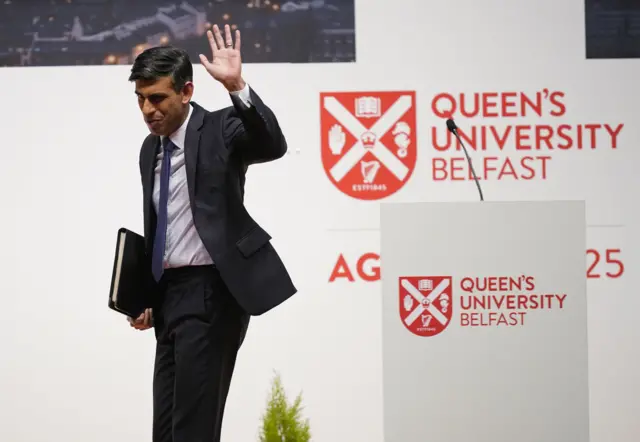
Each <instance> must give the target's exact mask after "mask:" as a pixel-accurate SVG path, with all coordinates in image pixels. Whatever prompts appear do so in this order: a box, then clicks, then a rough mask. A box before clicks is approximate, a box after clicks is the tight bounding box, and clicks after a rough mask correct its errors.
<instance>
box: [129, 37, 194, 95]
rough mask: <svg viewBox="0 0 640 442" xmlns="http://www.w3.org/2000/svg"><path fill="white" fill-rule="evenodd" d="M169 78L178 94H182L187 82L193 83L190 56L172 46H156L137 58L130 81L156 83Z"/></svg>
mask: <svg viewBox="0 0 640 442" xmlns="http://www.w3.org/2000/svg"><path fill="white" fill-rule="evenodd" d="M169 76H170V77H171V80H172V83H173V88H174V90H175V91H176V92H180V91H181V90H182V88H183V87H184V85H185V83H186V82H187V81H193V66H192V65H191V60H190V59H189V54H188V53H187V51H185V50H184V49H179V48H176V47H172V46H156V47H152V48H149V49H147V50H145V51H144V52H142V53H141V54H140V55H138V56H137V57H136V59H135V61H134V62H133V66H132V67H131V75H129V81H136V80H147V81H155V80H158V79H160V78H161V77H169Z"/></svg>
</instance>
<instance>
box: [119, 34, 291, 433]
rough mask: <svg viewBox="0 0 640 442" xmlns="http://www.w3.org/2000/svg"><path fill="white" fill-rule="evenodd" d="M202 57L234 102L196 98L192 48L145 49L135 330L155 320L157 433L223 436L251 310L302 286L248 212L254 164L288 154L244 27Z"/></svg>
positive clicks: (137, 68) (134, 77)
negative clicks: (249, 66) (248, 65)
mask: <svg viewBox="0 0 640 442" xmlns="http://www.w3.org/2000/svg"><path fill="white" fill-rule="evenodd" d="M207 37H208V39H209V44H210V46H211V51H212V53H213V54H212V60H211V61H209V60H208V59H207V58H206V57H205V56H204V55H200V60H201V62H202V65H203V66H204V68H205V69H206V71H207V72H208V73H209V74H210V75H211V76H212V77H213V78H214V79H215V80H217V81H218V82H220V84H222V86H224V87H225V88H226V89H227V90H228V91H229V94H230V98H231V101H232V103H233V106H230V107H227V108H224V109H221V110H218V111H215V112H209V111H206V110H205V109H203V108H202V107H200V106H199V105H198V104H196V103H195V102H192V101H191V97H192V95H193V91H194V85H193V81H192V65H191V62H190V60H189V57H188V55H187V53H186V52H184V51H182V50H180V49H176V48H170V47H157V48H152V49H149V50H147V51H145V52H143V53H142V54H140V55H139V56H138V57H137V58H136V60H135V62H134V64H133V67H132V69H131V75H130V77H129V80H130V81H133V82H135V92H136V94H137V96H138V103H139V106H140V109H141V110H142V114H143V116H144V120H145V122H146V123H147V126H148V127H149V130H150V132H151V133H150V134H149V135H148V136H147V137H146V139H145V140H144V142H143V144H142V148H141V151H140V173H141V177H142V189H143V200H144V236H145V241H146V244H147V253H148V254H149V256H150V257H151V259H150V261H151V270H152V274H153V281H152V282H151V285H152V289H151V290H150V293H151V294H152V301H151V303H150V306H151V307H150V308H149V309H147V310H146V311H145V312H144V313H143V314H142V315H140V317H138V318H136V319H135V320H134V319H133V318H129V322H130V324H131V325H132V327H134V328H136V329H138V330H145V329H148V328H150V327H154V329H155V334H156V340H157V348H156V358H155V368H154V379H153V441H154V442H205V441H206V442H212V441H220V430H221V426H222V417H223V412H224V406H225V401H226V398H227V393H228V390H229V385H230V382H231V376H232V373H233V369H234V365H235V360H236V354H237V351H238V349H239V347H240V345H241V343H242V341H243V339H244V335H245V333H246V330H247V327H248V324H249V315H260V314H262V313H264V312H267V311H268V310H270V309H272V308H273V307H275V306H277V305H279V304H280V303H282V302H283V301H285V300H286V299H288V298H289V297H291V296H292V295H293V294H294V293H296V288H295V287H294V285H293V283H292V282H291V279H290V277H289V275H288V273H287V270H286V269H285V267H284V265H283V263H282V261H281V260H280V258H279V256H278V254H277V253H276V251H275V249H274V248H273V246H272V245H271V244H270V242H269V240H270V239H271V237H270V236H269V234H268V233H267V232H266V231H265V230H263V229H262V228H261V227H260V226H259V225H258V224H257V223H256V222H255V221H254V220H253V219H252V218H251V216H250V215H249V214H248V213H247V211H246V209H245V207H244V204H243V196H244V183H245V172H246V171H247V167H248V166H249V165H250V164H254V163H260V162H267V161H272V160H275V159H278V158H280V157H282V156H283V155H284V154H285V152H286V150H287V144H286V141H285V138H284V135H283V134H282V132H281V131H280V128H279V125H278V121H277V120H276V117H275V116H274V114H273V113H272V112H271V110H270V109H269V108H268V107H267V106H265V104H264V103H263V102H262V101H261V100H260V98H259V97H258V95H257V94H256V93H255V92H254V91H253V90H251V89H250V87H249V86H248V85H247V84H246V83H245V81H244V80H243V78H242V75H241V59H240V32H239V31H237V32H236V35H235V43H234V42H233V39H232V35H231V31H230V29H229V27H228V26H225V38H224V39H223V37H222V35H221V33H220V30H219V28H218V27H217V26H215V27H214V31H213V33H212V32H211V31H209V32H208V33H207Z"/></svg>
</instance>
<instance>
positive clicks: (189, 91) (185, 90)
mask: <svg viewBox="0 0 640 442" xmlns="http://www.w3.org/2000/svg"><path fill="white" fill-rule="evenodd" d="M194 88H195V86H194V85H193V82H191V81H187V82H186V83H185V84H184V86H183V87H182V104H188V103H189V102H190V101H191V97H193V90H194Z"/></svg>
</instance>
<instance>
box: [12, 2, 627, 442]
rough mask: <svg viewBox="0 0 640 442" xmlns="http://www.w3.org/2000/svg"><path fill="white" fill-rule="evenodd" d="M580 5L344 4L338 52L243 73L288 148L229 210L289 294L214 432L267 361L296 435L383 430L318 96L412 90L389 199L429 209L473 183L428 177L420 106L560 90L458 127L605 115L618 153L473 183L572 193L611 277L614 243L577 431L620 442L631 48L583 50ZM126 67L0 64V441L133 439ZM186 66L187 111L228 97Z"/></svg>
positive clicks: (374, 337)
mask: <svg viewBox="0 0 640 442" xmlns="http://www.w3.org/2000/svg"><path fill="white" fill-rule="evenodd" d="M583 9H584V4H583V1H581V0H565V1H562V2H559V1H557V0H538V1H535V2H530V1H528V2H525V1H516V2H505V1H502V0H485V1H483V2H477V1H473V0H455V1H450V2H424V1H418V0H416V1H410V0H396V1H394V2H386V1H382V0H366V1H364V0H360V1H358V3H357V14H356V29H357V39H356V41H357V59H358V61H357V63H355V64H344V65H330V64H326V65H285V64H282V65H248V66H245V78H246V79H247V81H248V82H249V83H250V84H251V85H252V86H253V87H254V88H255V90H256V91H257V92H258V93H259V94H260V95H261V97H262V98H263V99H264V101H265V102H266V103H267V104H268V105H270V106H271V107H272V108H273V110H274V111H275V113H276V114H277V116H278V118H279V120H280V122H281V125H282V128H283V130H284V132H285V134H286V136H287V139H288V141H289V145H290V146H291V150H292V154H291V155H289V156H287V157H286V158H284V159H283V160H281V161H278V162H276V163H273V164H268V165H260V166H255V167H253V168H252V169H250V171H249V174H248V183H247V204H248V207H249V209H250V211H251V212H252V213H253V214H254V215H255V217H256V218H257V220H258V221H260V222H261V223H262V224H263V226H264V227H265V228H266V229H267V230H268V231H269V232H270V233H272V235H273V236H274V238H275V240H274V244H275V246H276V247H277V249H278V250H279V251H280V253H281V254H282V256H283V258H284V260H285V262H286V263H287V265H288V267H289V269H290V271H291V273H292V276H293V278H294V280H295V282H296V284H297V286H298V287H299V289H300V293H299V294H298V295H297V296H296V297H295V298H293V299H292V300H291V301H289V302H288V303H286V304H285V305H283V306H282V307H281V308H279V309H277V310H275V311H273V312H272V313H270V314H269V315H266V316H264V317H260V318H254V319H253V320H252V325H251V328H250V331H249V334H248V337H247V340H246V341H245V344H244V346H243V348H242V350H241V353H240V356H239V359H238V364H237V370H236V375H235V378H234V380H233V384H232V388H231V392H230V398H229V401H228V407H227V413H226V419H225V424H224V435H223V438H224V439H223V440H226V441H229V442H236V441H237V442H245V441H250V440H257V429H258V426H259V417H260V415H261V412H262V410H263V407H264V403H265V399H266V393H267V391H268V388H269V381H270V379H271V376H272V373H273V370H274V369H276V370H278V371H280V372H281V373H282V376H283V381H284V383H285V386H286V388H287V389H288V390H289V391H290V392H291V394H292V395H293V394H295V393H297V392H298V391H300V390H303V393H304V399H305V403H306V410H305V412H306V415H307V416H308V417H310V419H311V423H312V430H313V433H314V436H315V437H314V440H316V441H331V442H353V441H368V442H381V441H382V410H381V406H382V396H381V391H382V386H381V382H382V374H381V348H380V318H381V311H380V309H381V304H380V294H379V283H377V282H365V281H362V280H360V279H359V278H358V277H357V276H356V281H355V282H348V281H345V280H338V281H335V282H333V283H330V282H328V280H329V275H330V274H331V271H332V268H333V266H334V264H335V262H336V261H337V259H338V256H339V254H341V253H342V254H344V256H345V258H347V260H348V261H349V263H350V264H351V265H354V264H355V261H356V260H357V258H358V257H359V256H360V255H362V254H363V253H366V252H377V251H378V240H379V238H378V233H377V230H376V229H377V228H378V203H379V201H360V200H355V199H353V198H350V197H347V196H345V195H343V194H342V193H341V192H340V191H339V190H338V189H336V188H335V187H334V186H333V184H332V183H331V182H330V181H329V180H328V178H327V176H326V174H325V171H324V170H323V166H322V161H321V146H320V101H319V94H320V93H321V92H335V91H373V92H375V91H395V90H409V91H415V92H416V96H417V134H418V135H417V137H418V138H417V142H418V146H419V149H418V158H417V165H416V167H415V170H414V172H413V175H412V177H411V178H410V180H409V181H408V183H407V184H406V185H405V186H404V187H403V188H402V189H401V190H400V191H398V192H397V193H396V194H394V195H392V196H391V197H389V198H388V199H387V200H388V201H405V202H408V201H448V200H473V199H476V198H477V194H476V189H475V186H474V184H473V183H472V182H469V181H466V182H464V181H456V182H452V181H433V180H432V179H431V173H430V164H431V158H432V157H434V156H439V157H441V156H449V155H451V154H449V153H446V154H444V155H443V154H442V153H439V152H436V151H435V150H434V149H433V148H432V147H431V128H432V127H434V126H435V127H437V130H438V131H439V132H440V134H441V136H444V129H443V127H444V121H443V120H442V119H440V118H438V117H436V116H434V115H433V112H432V111H431V101H432V98H433V97H434V96H436V95H437V94H439V93H442V92H448V93H451V94H460V93H464V94H473V93H484V92H521V93H526V94H535V93H536V92H537V91H540V90H542V89H544V88H548V89H549V90H551V91H561V92H563V93H564V95H565V97H564V103H565V104H566V107H567V112H566V114H565V115H564V116H562V117H551V116H544V117H517V118H503V119H497V118H486V119H481V118H462V117H460V116H458V117H457V119H456V121H457V122H458V125H459V126H460V127H461V128H462V129H463V130H464V128H468V127H471V126H472V125H483V124H484V125H495V126H497V127H498V128H504V127H505V126H507V125H510V124H550V125H553V126H554V127H557V126H558V125H560V124H563V123H566V124H570V125H577V124H586V123H601V124H605V123H606V124H612V125H616V124H620V123H621V124H624V128H623V129H622V131H621V132H620V135H619V138H618V146H617V148H616V149H611V148H610V147H611V146H610V145H609V146H607V143H606V138H602V139H599V140H600V141H601V143H602V144H600V142H599V145H598V147H597V149H594V150H590V149H584V150H581V151H578V150H568V151H551V152H546V151H541V152H530V153H531V154H533V155H549V156H551V160H549V162H548V167H547V178H546V179H540V178H536V179H533V180H528V181H524V180H513V179H502V180H496V179H490V180H488V181H485V182H483V189H484V192H485V198H486V199H487V200H517V199H528V200H550V199H586V201H587V216H588V220H587V222H588V224H589V226H590V227H589V230H588V238H587V240H588V246H589V248H593V249H596V250H598V251H599V252H600V253H601V255H602V256H603V258H602V261H601V262H600V263H599V264H598V265H597V267H596V271H597V272H599V273H601V274H604V273H605V272H606V271H615V267H614V266H612V265H611V264H607V263H605V262H604V256H605V254H606V250H608V249H620V250H621V253H620V255H619V256H620V259H621V260H622V262H623V263H624V266H625V271H624V274H623V275H622V276H621V277H619V278H609V277H606V276H603V277H602V278H599V279H589V282H588V290H589V293H588V300H589V351H590V355H589V374H590V400H591V440H592V442H635V441H637V440H638V437H639V436H640V424H639V423H638V419H637V410H638V407H637V397H638V395H639V394H640V381H639V380H638V373H640V355H639V350H638V342H639V339H640V332H639V331H638V330H639V329H638V327H637V325H636V322H637V311H638V310H639V309H640V301H639V300H638V297H637V296H636V286H637V284H638V277H637V272H636V269H637V268H638V258H639V252H638V247H637V246H638V235H637V233H636V229H635V227H636V226H637V223H638V218H639V215H640V212H639V211H638V210H637V203H636V201H637V197H636V195H635V193H636V191H637V189H638V184H639V178H638V175H637V173H636V164H638V161H639V160H640V154H639V153H638V150H637V145H638V144H639V143H640V132H639V129H638V128H637V127H638V126H637V125H636V124H635V123H636V120H637V116H638V112H637V99H636V97H638V96H639V94H640V85H639V82H638V80H637V79H638V78H640V62H639V61H638V60H618V61H615V60H610V61H597V60H585V56H584V54H585V49H584V14H583ZM127 75H128V67H126V66H121V67H63V68H25V69H21V68H5V69H0V97H2V102H3V110H2V120H1V121H2V123H3V127H2V131H1V133H2V137H1V143H2V152H3V155H2V160H0V185H1V188H2V189H3V190H4V195H3V196H4V204H3V210H2V216H1V217H0V227H1V231H2V232H3V233H4V236H3V239H4V246H3V247H2V252H1V253H2V255H1V257H2V261H0V263H1V265H2V275H3V277H2V283H3V284H2V300H3V305H2V311H3V313H4V314H3V320H2V321H1V322H0V335H2V336H4V339H3V340H2V344H3V345H2V357H1V358H0V391H1V392H2V394H1V395H0V415H1V416H2V419H1V420H0V422H1V424H0V440H3V441H11V442H35V441H45V440H51V437H52V436H53V437H54V438H55V440H65V441H66V440H68V441H82V440H91V441H95V442H106V441H112V440H120V441H138V440H149V439H150V426H151V373H152V366H153V353H154V336H153V332H151V331H148V332H146V333H144V334H141V333H139V332H136V331H134V330H131V329H130V328H129V327H128V324H127V323H126V321H125V319H124V318H122V317H120V316H119V315H117V314H114V313H113V312H111V311H109V310H108V309H107V307H106V305H107V292H108V286H109V281H110V276H111V265H112V258H113V246H114V241H115V232H116V229H117V228H118V227H120V226H121V225H124V226H127V227H129V228H132V229H137V230H141V229H142V213H141V209H142V206H141V191H140V178H139V171H138V153H139V148H140V143H141V141H142V140H143V138H144V136H145V131H146V128H145V126H144V124H143V122H142V119H141V116H140V114H139V110H138V108H137V104H136V101H135V97H134V95H133V87H132V85H131V84H129V83H128V82H127ZM195 80H196V92H195V97H196V98H195V99H196V101H197V102H199V103H200V104H202V105H204V106H205V107H208V108H210V109H214V108H218V107H222V106H227V105H228V104H229V103H230V102H229V99H228V97H227V96H226V95H225V93H224V91H223V90H222V88H221V87H220V86H219V85H217V84H215V82H214V81H213V80H211V79H210V78H208V77H207V76H206V74H205V73H204V71H203V70H202V69H201V67H200V66H197V67H196V79H195ZM513 146H514V143H513V142H510V143H509V144H508V145H507V147H506V148H505V150H504V151H503V152H500V151H499V150H498V149H497V148H496V146H495V143H492V144H490V145H489V146H488V150H487V151H486V152H484V153H482V154H481V153H479V152H478V153H474V154H473V157H474V158H475V159H476V162H479V161H480V158H481V156H482V155H485V156H497V157H500V158H504V157H510V158H512V159H516V160H517V159H518V158H519V157H521V156H522V155H523V154H524V153H519V152H515V150H514V149H513ZM297 150H299V151H298V152H296V151H297ZM453 155H456V156H458V155H459V153H455V154H453ZM626 192H629V194H628V195H624V193H626ZM303 205H306V208H305V209H304V210H301V207H302V206H303ZM469 228H473V220H470V226H469ZM514 228H517V226H514ZM451 234H455V232H451ZM590 259H591V258H590ZM533 419H535V417H533ZM391 442H394V441H391Z"/></svg>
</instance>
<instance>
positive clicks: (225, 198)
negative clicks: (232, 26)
mask: <svg viewBox="0 0 640 442" xmlns="http://www.w3.org/2000/svg"><path fill="white" fill-rule="evenodd" d="M231 98H232V103H233V106H230V107H227V108H224V109H221V110H218V111H215V112H209V111H207V110H205V109H203V108H202V107H201V106H199V105H198V104H196V103H195V102H192V103H191V105H192V106H193V112H192V114H191V118H190V120H189V123H188V125H187V133H186V138H185V167H186V172H187V184H188V189H189V200H190V202H191V212H192V214H193V220H194V224H195V227H196V229H197V231H198V233H199V235H200V238H201V239H202V241H203V243H204V246H205V248H206V249H207V251H208V252H209V254H210V255H211V258H212V259H213V261H214V263H215V264H216V266H217V268H218V270H219V272H220V275H221V277H222V279H223V281H224V282H225V284H226V285H227V287H228V288H229V291H230V292H231V294H232V295H233V296H234V297H235V299H236V300H237V301H238V303H239V304H240V306H241V307H243V308H244V309H245V311H247V312H248V313H249V314H251V315H260V314H262V313H264V312H266V311H268V310H270V309H272V308H273V307H275V306H277V305H279V304H280V303H282V302H284V301H285V300H286V299H288V298H289V297H291V296H292V295H293V294H295V293H296V288H295V287H294V285H293V283H292V281H291V278H290V276H289V274H288V272H287V270H286V269H285V266H284V264H283V263H282V261H281V259H280V257H279V256H278V254H277V252H276V250H275V249H274V247H273V245H272V244H271V243H270V239H271V236H270V235H269V234H268V233H267V232H266V231H265V230H264V229H263V228H262V227H260V225H258V223H257V222H256V221H254V220H253V218H251V216H250V215H249V213H248V212H247V210H246V209H245V207H244V203H243V200H244V183H245V173H246V171H247V168H248V166H249V165H250V164H254V163H262V162H267V161H273V160H275V159H278V158H281V157H282V156H283V155H284V154H285V153H286V151H287V143H286V141H285V137H284V135H283V134H282V132H281V130H280V127H279V125H278V121H277V120H276V117H275V115H274V114H273V112H271V110H270V109H269V108H268V107H267V106H266V105H265V104H264V103H263V102H262V100H261V99H260V97H258V95H257V94H256V93H255V92H254V91H253V90H251V102H252V106H251V107H250V108H247V107H246V106H245V105H244V104H243V103H242V102H241V101H240V99H239V98H237V97H234V96H232V97H231ZM159 142H160V139H159V137H158V136H155V135H149V136H147V137H146V139H145V140H144V142H143V144H142V148H141V149H140V174H141V177H142V189H143V201H144V237H145V242H146V248H147V253H148V256H151V252H152V250H151V249H152V247H153V238H154V234H155V226H156V214H155V210H154V207H153V202H152V193H153V182H154V180H153V171H154V166H155V158H156V149H157V147H158V146H159Z"/></svg>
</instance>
